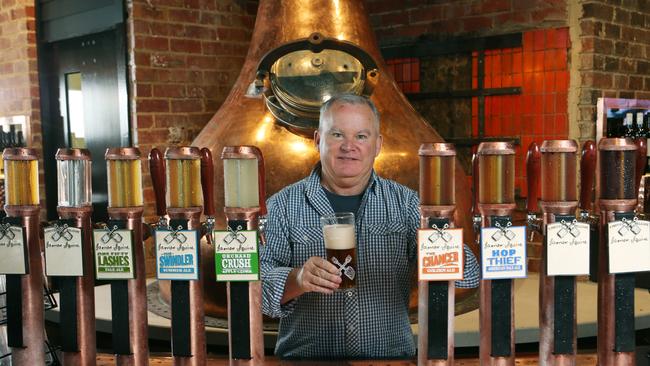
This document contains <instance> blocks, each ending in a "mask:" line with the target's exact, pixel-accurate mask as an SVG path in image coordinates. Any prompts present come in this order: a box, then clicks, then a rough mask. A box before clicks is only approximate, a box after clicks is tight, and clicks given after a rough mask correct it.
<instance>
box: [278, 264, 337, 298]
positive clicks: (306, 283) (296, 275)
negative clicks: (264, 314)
mask: <svg viewBox="0 0 650 366" xmlns="http://www.w3.org/2000/svg"><path fill="white" fill-rule="evenodd" d="M340 284H341V276H340V275H339V270H338V269H337V268H336V266H334V265H333V264H332V263H330V262H328V261H326V260H325V259H323V258H321V257H311V258H309V259H308V260H307V262H305V264H303V266H302V268H296V269H294V270H292V271H291V273H289V277H288V278H287V283H286V284H285V286H284V294H283V295H282V300H281V301H280V302H281V303H282V304H285V303H287V302H289V301H290V300H292V299H295V298H296V297H298V296H300V295H302V294H304V293H306V292H320V293H324V294H331V293H333V292H334V290H336V289H337V288H339V285H340Z"/></svg>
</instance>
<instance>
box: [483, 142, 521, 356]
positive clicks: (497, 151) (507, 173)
mask: <svg viewBox="0 0 650 366" xmlns="http://www.w3.org/2000/svg"><path fill="white" fill-rule="evenodd" d="M514 153H515V152H514V149H513V147H512V145H511V144H509V143H505V142H488V143H486V142H484V143H481V144H480V145H479V147H478V149H477V152H476V155H477V160H478V163H477V164H478V172H479V174H478V181H479V182H478V185H479V186H478V189H477V191H478V192H479V194H478V204H477V206H478V210H479V212H480V215H481V227H492V226H494V223H493V222H492V217H493V216H512V213H513V212H514V209H515V206H516V204H515V201H514V176H515V171H514ZM492 282H493V280H481V282H480V285H479V298H480V304H481V305H480V307H479V333H480V343H479V356H480V359H481V364H482V365H490V366H514V365H515V354H514V351H515V328H514V321H515V315H514V314H515V312H514V296H513V292H514V287H513V286H514V282H513V281H511V283H510V308H511V310H512V311H511V312H510V350H511V353H510V356H507V357H494V356H492V311H493V309H492Z"/></svg>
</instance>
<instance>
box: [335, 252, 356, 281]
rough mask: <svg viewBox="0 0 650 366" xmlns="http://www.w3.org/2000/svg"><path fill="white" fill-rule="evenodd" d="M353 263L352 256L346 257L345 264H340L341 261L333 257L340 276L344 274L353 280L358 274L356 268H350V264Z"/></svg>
mask: <svg viewBox="0 0 650 366" xmlns="http://www.w3.org/2000/svg"><path fill="white" fill-rule="evenodd" d="M351 261H352V256H350V255H348V256H347V257H345V261H344V262H343V263H341V262H339V259H338V258H336V257H332V263H334V265H335V266H337V267H338V270H339V276H340V275H341V273H342V274H344V275H345V277H347V278H349V279H351V280H353V279H354V276H355V274H356V271H355V270H354V268H352V267H351V266H349V263H350V262H351Z"/></svg>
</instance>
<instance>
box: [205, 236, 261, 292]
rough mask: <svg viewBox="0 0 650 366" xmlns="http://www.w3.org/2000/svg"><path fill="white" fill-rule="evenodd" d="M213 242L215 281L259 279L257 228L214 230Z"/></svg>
mask: <svg viewBox="0 0 650 366" xmlns="http://www.w3.org/2000/svg"><path fill="white" fill-rule="evenodd" d="M214 244H215V247H214V250H215V252H214V263H215V271H216V275H217V276H216V277H217V281H219V282H222V281H257V280H259V278H260V269H259V257H258V251H257V230H232V229H230V228H229V229H228V230H227V231H216V230H215V231H214Z"/></svg>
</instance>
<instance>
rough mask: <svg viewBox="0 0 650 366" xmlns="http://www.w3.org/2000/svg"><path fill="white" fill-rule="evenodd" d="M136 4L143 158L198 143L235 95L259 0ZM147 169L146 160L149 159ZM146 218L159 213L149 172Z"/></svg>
mask: <svg viewBox="0 0 650 366" xmlns="http://www.w3.org/2000/svg"><path fill="white" fill-rule="evenodd" d="M129 5H130V6H129V9H128V21H127V24H128V32H129V39H130V41H129V42H130V45H129V53H130V55H129V58H130V63H131V64H130V68H129V69H130V73H131V74H130V78H131V80H130V82H131V85H130V88H131V90H130V92H131V121H132V126H133V136H134V141H135V143H136V144H137V145H138V146H139V147H140V149H141V151H142V153H143V155H146V154H148V153H149V151H150V150H151V149H152V148H153V147H154V146H158V147H159V148H161V149H163V151H164V148H166V147H167V146H170V145H175V144H190V143H191V142H192V140H193V139H194V137H195V136H196V135H197V134H198V132H199V131H200V130H201V129H202V128H203V126H204V125H205V124H206V123H207V122H208V121H209V120H210V118H211V117H212V116H213V115H214V113H215V112H216V111H217V110H218V108H219V106H220V105H221V103H222V102H223V101H224V100H225V98H226V97H227V96H228V94H229V92H230V89H231V88H232V86H233V84H234V82H235V80H236V78H237V76H238V75H239V72H240V70H241V66H242V64H243V61H244V57H245V55H246V53H247V51H248V44H249V41H250V37H251V35H252V29H253V24H254V22H255V14H256V11H257V1H248V0H208V1H198V0H194V1H187V0H183V1H181V0H154V1H145V0H134V1H133V2H132V4H129ZM145 166H146V164H145ZM144 171H145V172H144V174H145V175H144V177H143V179H144V187H145V202H146V211H145V215H147V216H149V217H151V215H153V214H154V211H153V200H154V198H153V197H154V195H153V189H152V187H151V179H150V178H149V174H148V173H149V169H148V167H146V168H145V169H144Z"/></svg>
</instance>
